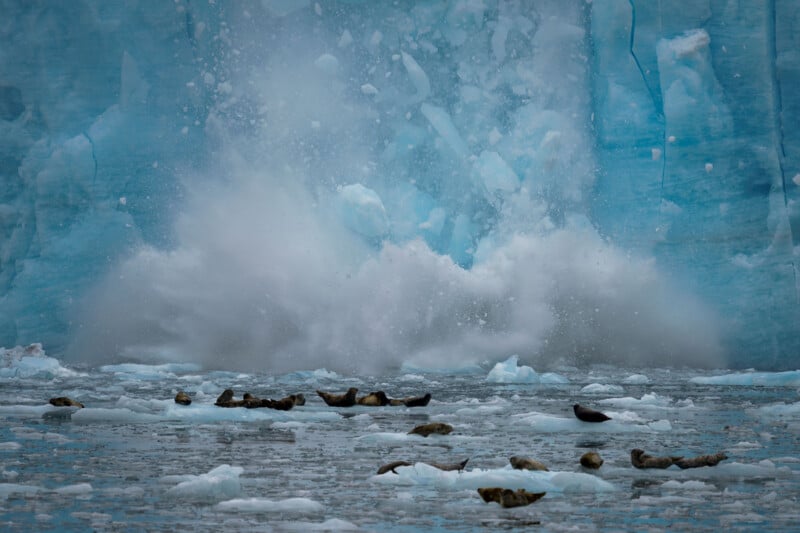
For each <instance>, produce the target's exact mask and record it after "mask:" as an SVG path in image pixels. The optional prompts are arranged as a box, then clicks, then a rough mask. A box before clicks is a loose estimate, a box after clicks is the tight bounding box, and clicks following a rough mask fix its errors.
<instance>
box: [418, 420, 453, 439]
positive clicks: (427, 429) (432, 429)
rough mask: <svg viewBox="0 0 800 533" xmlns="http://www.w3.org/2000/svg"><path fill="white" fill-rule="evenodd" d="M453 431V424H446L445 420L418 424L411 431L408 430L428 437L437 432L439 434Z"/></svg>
mask: <svg viewBox="0 0 800 533" xmlns="http://www.w3.org/2000/svg"><path fill="white" fill-rule="evenodd" d="M451 431H453V426H451V425H450V424H445V423H443V422H431V423H429V424H422V425H421V426H417V427H415V428H414V429H412V430H411V431H409V432H408V434H409V435H422V436H423V437H427V436H428V435H430V434H432V433H437V434H439V435H447V434H448V433H450V432H451Z"/></svg>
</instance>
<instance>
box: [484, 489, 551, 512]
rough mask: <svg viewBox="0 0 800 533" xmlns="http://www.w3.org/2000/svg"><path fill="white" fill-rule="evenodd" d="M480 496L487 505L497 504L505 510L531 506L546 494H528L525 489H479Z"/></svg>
mask: <svg viewBox="0 0 800 533" xmlns="http://www.w3.org/2000/svg"><path fill="white" fill-rule="evenodd" d="M478 494H480V495H481V498H483V501H485V502H486V503H489V502H497V503H499V504H500V505H501V506H503V507H505V508H509V507H521V506H523V505H530V504H532V503H533V502H535V501H538V500H540V499H542V498H543V497H544V495H545V494H547V493H546V492H528V491H527V490H525V489H517V490H516V491H513V490H511V489H504V488H502V487H483V488H479V489H478Z"/></svg>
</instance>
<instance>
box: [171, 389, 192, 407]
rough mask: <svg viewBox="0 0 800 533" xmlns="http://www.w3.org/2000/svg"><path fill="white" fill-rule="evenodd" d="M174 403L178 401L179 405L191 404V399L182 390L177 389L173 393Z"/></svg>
mask: <svg viewBox="0 0 800 533" xmlns="http://www.w3.org/2000/svg"><path fill="white" fill-rule="evenodd" d="M175 403H179V404H181V405H191V404H192V399H191V398H190V397H189V395H188V394H186V393H185V392H183V391H179V392H178V394H176V395H175Z"/></svg>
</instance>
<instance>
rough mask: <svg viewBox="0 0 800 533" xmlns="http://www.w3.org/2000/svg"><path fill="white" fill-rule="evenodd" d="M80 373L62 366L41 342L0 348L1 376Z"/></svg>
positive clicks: (46, 375)
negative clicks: (46, 352) (46, 351)
mask: <svg viewBox="0 0 800 533" xmlns="http://www.w3.org/2000/svg"><path fill="white" fill-rule="evenodd" d="M78 375H80V374H79V373H78V372H75V371H74V370H70V369H69V368H65V367H63V366H61V364H60V363H59V362H58V359H55V358H53V357H48V356H47V355H45V352H44V350H43V349H42V345H41V344H40V343H38V342H37V343H34V344H29V345H28V346H15V347H14V348H0V378H40V379H53V378H56V377H73V376H78Z"/></svg>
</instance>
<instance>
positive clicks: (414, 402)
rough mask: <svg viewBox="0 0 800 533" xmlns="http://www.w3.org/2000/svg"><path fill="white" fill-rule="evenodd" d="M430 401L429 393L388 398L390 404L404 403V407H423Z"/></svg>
mask: <svg viewBox="0 0 800 533" xmlns="http://www.w3.org/2000/svg"><path fill="white" fill-rule="evenodd" d="M430 401H431V393H430V392H429V393H427V394H425V396H409V397H408V398H393V399H391V400H389V403H391V404H392V405H405V406H406V407H425V406H426V405H428V402H430Z"/></svg>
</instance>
